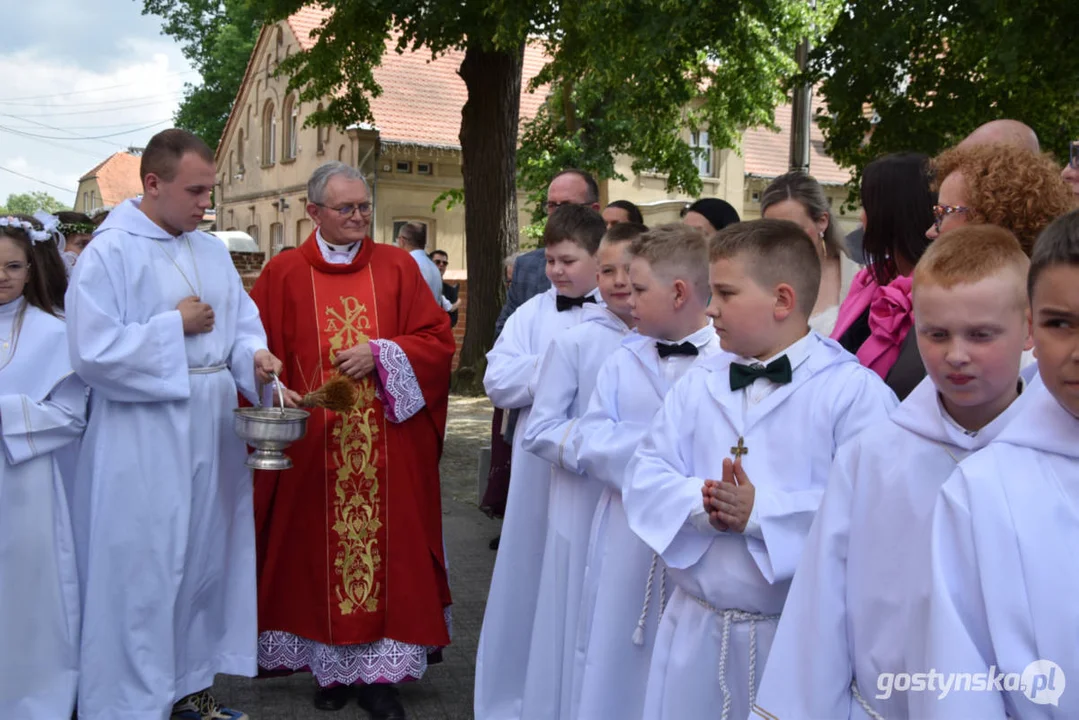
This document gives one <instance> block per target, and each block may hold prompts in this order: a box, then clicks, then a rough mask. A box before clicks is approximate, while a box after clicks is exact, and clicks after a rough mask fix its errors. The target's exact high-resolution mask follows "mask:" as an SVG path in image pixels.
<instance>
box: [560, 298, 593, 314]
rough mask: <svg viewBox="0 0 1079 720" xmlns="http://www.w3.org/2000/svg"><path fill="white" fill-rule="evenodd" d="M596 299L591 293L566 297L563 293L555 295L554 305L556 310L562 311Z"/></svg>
mask: <svg viewBox="0 0 1079 720" xmlns="http://www.w3.org/2000/svg"><path fill="white" fill-rule="evenodd" d="M594 302H596V299H595V298H594V297H592V296H591V295H586V296H584V297H579V298H571V297H566V296H565V295H555V298H554V306H555V308H556V309H557V310H558V312H564V311H566V310H571V309H573V308H575V307H584V304H585V303H594Z"/></svg>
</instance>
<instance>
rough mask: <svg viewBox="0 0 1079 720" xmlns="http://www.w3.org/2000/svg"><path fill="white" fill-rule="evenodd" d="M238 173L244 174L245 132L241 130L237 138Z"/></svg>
mask: <svg viewBox="0 0 1079 720" xmlns="http://www.w3.org/2000/svg"><path fill="white" fill-rule="evenodd" d="M236 160H237V163H236V171H237V172H238V173H240V174H241V175H243V174H244V130H243V128H240V134H239V135H238V136H237V138H236Z"/></svg>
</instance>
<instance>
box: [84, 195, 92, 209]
mask: <svg viewBox="0 0 1079 720" xmlns="http://www.w3.org/2000/svg"><path fill="white" fill-rule="evenodd" d="M82 209H83V211H84V212H90V210H91V209H92V208H91V207H90V193H88V192H86V191H85V190H83V192H82Z"/></svg>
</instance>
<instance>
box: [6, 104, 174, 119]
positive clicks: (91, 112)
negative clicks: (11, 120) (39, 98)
mask: <svg viewBox="0 0 1079 720" xmlns="http://www.w3.org/2000/svg"><path fill="white" fill-rule="evenodd" d="M160 104H161V103H160V102H144V103H138V104H136V105H128V106H126V107H107V108H101V109H99V110H73V111H71V112H53V113H34V114H32V115H20V116H18V117H19V119H26V118H31V117H62V116H66V115H95V114H97V113H106V112H119V111H121V110H134V109H135V108H141V107H149V106H150V105H160ZM12 117H14V116H12Z"/></svg>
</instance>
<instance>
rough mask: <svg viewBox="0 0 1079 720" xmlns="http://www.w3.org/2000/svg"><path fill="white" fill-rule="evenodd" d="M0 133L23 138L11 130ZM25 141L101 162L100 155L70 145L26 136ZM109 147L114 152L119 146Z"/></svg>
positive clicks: (20, 134)
mask: <svg viewBox="0 0 1079 720" xmlns="http://www.w3.org/2000/svg"><path fill="white" fill-rule="evenodd" d="M0 132H6V133H9V134H11V135H15V136H16V137H23V134H22V133H20V132H15V131H12V130H0ZM27 139H28V140H32V141H34V142H36V143H41V144H42V145H48V146H50V147H54V148H59V149H60V150H66V151H67V152H72V153H76V154H79V155H86V156H87V157H92V158H94V159H95V160H97V161H98V162H101V155H100V154H99V153H92V152H90V151H89V150H83V149H82V148H75V147H71V146H70V145H61V144H59V143H56V142H52V141H51V140H42V139H41V138H35V137H28V136H27ZM109 147H111V148H115V149H114V150H113V151H114V152H115V151H116V149H119V148H120V146H119V145H115V146H113V145H110V146H109Z"/></svg>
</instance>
